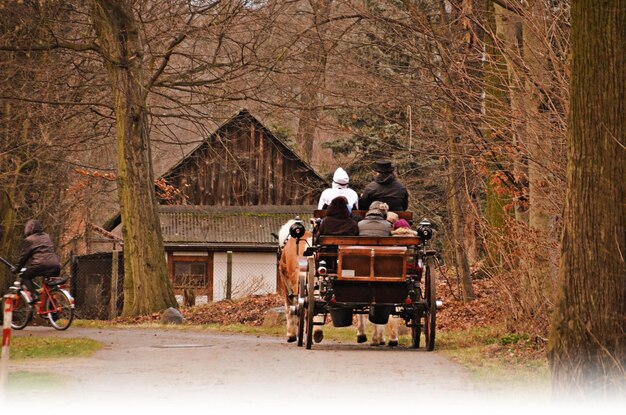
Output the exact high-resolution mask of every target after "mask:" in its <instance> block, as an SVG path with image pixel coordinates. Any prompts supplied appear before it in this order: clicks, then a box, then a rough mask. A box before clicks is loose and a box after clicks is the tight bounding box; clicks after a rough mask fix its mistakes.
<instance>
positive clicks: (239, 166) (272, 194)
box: [163, 110, 326, 206]
mask: <svg viewBox="0 0 626 415" xmlns="http://www.w3.org/2000/svg"><path fill="white" fill-rule="evenodd" d="M163 177H164V178H165V180H166V181H167V182H168V183H169V184H171V185H173V186H175V187H177V188H179V189H181V191H182V192H183V193H184V195H185V196H187V198H188V199H187V203H188V204H190V205H220V206H255V205H303V204H316V203H317V199H318V198H319V195H320V193H321V192H322V190H323V189H324V188H325V187H326V186H325V183H324V182H323V180H322V179H321V178H320V177H319V176H318V175H317V174H316V173H315V171H313V170H312V169H311V168H310V167H309V166H307V165H306V164H305V163H304V162H303V161H302V160H301V159H300V158H298V156H296V155H295V154H294V153H293V152H292V151H291V150H290V149H289V148H288V147H287V146H285V145H284V144H283V143H282V142H281V141H280V140H278V139H277V138H276V137H274V136H273V135H272V134H271V132H270V131H269V130H268V129H266V128H265V127H263V125H262V124H261V123H260V122H259V121H258V120H257V119H256V118H254V117H253V116H252V115H251V114H250V113H248V112H247V111H245V110H244V111H241V112H240V113H239V114H238V115H236V116H235V117H233V118H232V119H231V120H230V121H229V122H227V123H226V124H224V125H223V126H222V127H220V129H219V130H218V131H217V132H215V133H214V134H213V135H212V136H211V137H209V139H207V140H206V141H205V142H204V143H203V144H202V145H200V146H199V147H198V148H197V149H196V150H195V151H194V152H192V153H191V154H190V155H189V156H188V157H186V158H185V159H184V160H183V161H182V162H180V163H179V164H178V165H176V166H175V167H174V168H172V169H171V170H170V171H169V172H168V173H166V174H165V175H164V176H163Z"/></svg>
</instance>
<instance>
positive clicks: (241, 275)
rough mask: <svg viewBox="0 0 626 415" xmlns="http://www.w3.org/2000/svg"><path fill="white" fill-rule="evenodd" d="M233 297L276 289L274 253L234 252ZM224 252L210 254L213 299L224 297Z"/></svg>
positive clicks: (218, 299) (259, 293) (225, 258)
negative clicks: (211, 257)
mask: <svg viewBox="0 0 626 415" xmlns="http://www.w3.org/2000/svg"><path fill="white" fill-rule="evenodd" d="M232 255H233V257H232V261H233V275H232V288H231V290H232V291H231V292H232V299H237V298H241V297H245V296H248V295H253V294H258V295H262V294H271V293H275V292H276V254H275V253H265V252H262V253H259V252H233V254H232ZM226 263H227V254H226V252H215V253H214V255H213V301H220V300H223V299H225V298H226V268H227V267H226Z"/></svg>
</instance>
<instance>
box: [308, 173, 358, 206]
mask: <svg viewBox="0 0 626 415" xmlns="http://www.w3.org/2000/svg"><path fill="white" fill-rule="evenodd" d="M349 183H350V177H349V176H348V173H346V171H345V170H344V169H342V168H341V167H339V168H338V169H337V170H335V174H334V175H333V184H332V187H331V188H329V189H326V190H324V191H323V192H322V195H321V196H320V200H319V202H318V204H317V208H318V209H328V206H329V205H330V202H331V201H332V200H333V199H334V198H336V197H339V196H343V197H345V198H346V200H347V201H348V210H349V211H350V212H352V209H358V208H359V195H358V194H357V193H356V192H355V191H354V190H352V189H350V188H349V187H348V184H349Z"/></svg>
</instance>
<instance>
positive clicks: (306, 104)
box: [298, 0, 332, 162]
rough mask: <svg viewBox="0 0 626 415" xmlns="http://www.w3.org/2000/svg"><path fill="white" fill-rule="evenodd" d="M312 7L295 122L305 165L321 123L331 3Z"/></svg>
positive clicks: (325, 0) (318, 1)
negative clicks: (310, 32) (310, 34)
mask: <svg viewBox="0 0 626 415" xmlns="http://www.w3.org/2000/svg"><path fill="white" fill-rule="evenodd" d="M310 3H311V7H312V8H313V19H314V22H313V25H314V27H315V30H314V34H313V39H312V41H311V44H310V45H309V48H308V50H307V52H306V54H307V59H306V62H307V63H308V68H305V72H306V71H307V70H308V71H310V75H309V76H306V75H305V76H304V77H303V78H304V85H302V92H301V94H300V104H301V106H302V109H301V110H300V120H299V122H298V141H299V143H300V144H301V146H302V156H303V157H304V159H305V160H307V161H308V162H312V161H313V147H314V145H313V144H314V143H315V137H316V132H317V127H318V124H319V120H320V114H321V112H322V110H321V108H322V106H323V99H322V98H321V93H322V90H323V88H324V84H325V73H326V61H327V58H328V56H327V55H328V52H327V51H326V45H325V39H326V32H327V26H328V25H327V23H325V21H326V20H328V18H329V16H330V10H331V5H332V0H310Z"/></svg>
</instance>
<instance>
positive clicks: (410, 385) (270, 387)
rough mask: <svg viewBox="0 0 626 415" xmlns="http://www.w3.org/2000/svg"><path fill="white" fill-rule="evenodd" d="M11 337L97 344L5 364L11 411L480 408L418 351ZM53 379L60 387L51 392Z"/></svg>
mask: <svg viewBox="0 0 626 415" xmlns="http://www.w3.org/2000/svg"><path fill="white" fill-rule="evenodd" d="M14 335H15V336H62V337H88V338H92V339H95V340H98V341H100V342H102V343H103V344H104V345H105V347H104V348H103V349H102V350H100V351H98V352H97V353H96V354H95V355H94V356H93V357H90V358H75V359H48V360H40V361H35V362H34V361H32V360H27V361H12V362H11V364H10V369H11V378H12V379H17V380H20V379H22V380H24V381H25V382H26V383H28V385H29V386H27V387H24V386H19V385H18V386H16V385H15V382H12V386H11V388H10V389H9V391H8V395H7V397H6V402H5V404H8V405H9V407H10V406H12V405H16V406H18V405H19V406H21V403H22V402H23V399H24V397H26V396H30V397H31V398H32V401H31V400H30V399H31V398H28V399H29V405H30V406H32V405H33V404H34V405H38V404H41V405H42V406H48V405H49V402H51V401H55V400H58V401H59V402H58V403H56V404H55V405H54V408H56V409H59V408H60V406H58V405H62V406H63V407H64V408H65V409H64V410H63V412H58V413H63V414H64V415H65V414H68V413H81V414H85V413H94V411H95V412H96V413H100V412H102V413H107V414H108V413H111V411H112V410H118V409H119V410H124V411H125V412H124V413H128V412H126V410H129V409H133V410H141V413H148V412H147V411H145V410H146V409H149V413H168V414H173V413H174V411H176V412H175V413H176V414H178V413H185V412H186V411H184V410H183V409H185V408H197V409H200V410H202V411H203V412H205V411H206V413H215V414H228V413H254V414H256V413H278V412H289V413H293V414H295V415H298V414H314V413H315V414H318V413H323V414H325V413H328V412H329V411H330V412H332V413H333V414H334V413H337V412H341V413H348V414H351V413H357V412H360V413H363V412H364V411H366V412H367V413H380V412H389V411H403V412H406V410H410V412H409V413H423V412H437V413H439V412H442V411H443V413H450V411H451V410H454V412H457V410H458V412H459V413H461V412H462V413H464V414H465V413H473V412H474V410H475V409H476V410H477V409H478V408H482V410H481V411H478V410H477V411H476V412H477V413H478V412H481V413H483V411H484V409H485V408H486V407H487V406H488V405H486V402H485V401H484V399H483V398H482V397H481V396H480V395H479V394H477V392H476V390H475V388H474V386H473V385H472V383H471V381H470V379H469V376H468V374H467V373H466V371H465V370H463V369H462V368H461V367H460V366H458V365H456V364H454V363H453V362H451V361H450V360H448V359H447V358H445V356H443V355H442V354H440V353H437V352H436V351H435V352H425V351H424V350H423V349H420V350H412V349H404V348H399V349H389V348H387V347H379V348H374V347H371V346H368V345H364V344H362V345H357V344H356V343H355V344H339V343H332V342H323V343H321V344H316V345H314V346H313V349H312V350H306V349H305V348H302V347H297V346H296V345H295V344H287V343H286V342H284V340H283V339H282V338H273V337H256V336H250V335H236V334H220V333H213V332H207V331H191V330H178V329H172V328H170V329H168V328H158V329H87V328H74V327H72V328H71V329H70V330H68V331H65V332H56V331H54V330H51V329H50V328H48V327H28V328H26V329H25V330H24V331H21V332H16V333H15V334H14ZM37 379H40V381H39V382H38V381H37ZM41 379H43V384H42V382H41ZM52 381H54V382H56V383H59V386H58V387H56V388H51V387H50V386H49V384H50V383H53V382H52ZM33 385H34V386H33ZM29 408H30V407H29ZM16 409H17V408H16ZM85 409H89V410H90V412H85ZM357 409H358V411H357ZM2 412H4V411H2ZM509 412H510V411H509ZM513 412H516V411H513ZM53 413H54V414H56V413H57V412H56V410H55V411H54V412H53ZM507 415H508V414H507Z"/></svg>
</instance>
